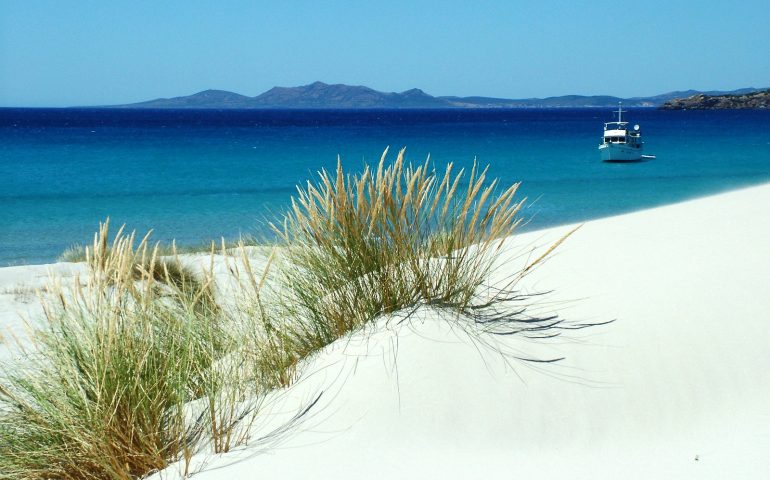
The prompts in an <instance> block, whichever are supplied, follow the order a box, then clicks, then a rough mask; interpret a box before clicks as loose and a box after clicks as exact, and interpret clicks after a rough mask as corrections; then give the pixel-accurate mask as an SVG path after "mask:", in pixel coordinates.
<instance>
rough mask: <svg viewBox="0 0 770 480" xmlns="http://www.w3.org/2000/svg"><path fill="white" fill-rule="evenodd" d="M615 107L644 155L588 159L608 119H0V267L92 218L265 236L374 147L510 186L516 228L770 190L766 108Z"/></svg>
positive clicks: (192, 233)
mask: <svg viewBox="0 0 770 480" xmlns="http://www.w3.org/2000/svg"><path fill="white" fill-rule="evenodd" d="M628 110H629V111H628V112H627V113H626V114H625V115H624V120H626V119H627V120H628V121H629V122H631V124H635V123H636V124H639V125H641V129H642V134H643V139H644V141H645V153H647V154H653V155H656V159H654V160H650V161H645V162H640V163H633V164H608V163H602V162H601V161H600V159H599V152H598V150H597V146H598V144H599V139H600V137H601V134H602V129H603V123H604V122H609V121H613V120H614V118H615V115H614V114H613V111H612V109H599V108H591V109H517V110H470V109H467V110H379V111H377V110H347V111H345V110H314V111H303V110H133V109H125V110H123V109H72V108H68V109H18V108H0V266H8V265H24V264H40V263H49V262H54V261H56V259H57V258H58V257H59V256H60V254H61V253H62V252H63V251H64V250H65V249H67V248H68V247H70V246H72V245H77V244H86V243H89V242H90V241H91V240H92V238H93V234H94V232H95V231H96V230H97V229H98V225H99V222H100V221H103V220H104V219H106V218H107V217H109V218H110V219H111V224H112V225H126V228H127V229H128V230H135V231H137V233H139V234H141V235H143V234H144V233H145V232H147V231H148V230H150V229H152V231H153V234H152V235H153V236H152V238H153V239H155V240H158V241H164V242H167V241H170V240H171V239H175V240H176V242H177V244H179V245H183V246H185V245H200V244H204V243H206V242H209V241H211V240H212V239H214V240H216V239H221V238H225V239H226V240H235V239H237V238H239V237H242V236H248V237H254V238H263V239H269V229H268V227H267V223H268V222H269V221H272V220H275V219H277V218H280V215H281V213H282V212H283V211H285V209H286V208H287V206H288V205H289V204H290V199H291V197H292V195H295V193H296V186H297V185H304V184H306V182H307V181H309V180H310V181H313V180H314V179H315V178H317V175H318V172H319V171H320V170H321V169H333V168H335V166H336V164H337V161H338V159H339V160H340V161H341V162H342V165H343V167H344V168H345V169H346V170H347V171H349V172H352V173H355V172H360V171H361V170H362V169H363V168H364V166H365V165H366V164H376V163H377V162H378V161H379V159H380V157H381V155H382V153H383V150H384V149H385V148H386V147H389V148H390V154H389V158H390V159H393V158H395V155H396V153H397V152H398V150H400V149H402V148H406V158H407V160H408V161H411V162H413V163H422V162H424V161H425V160H426V159H427V158H428V156H429V155H430V159H431V162H432V163H433V164H434V165H435V166H436V168H438V169H443V168H444V166H445V165H446V164H447V163H449V162H452V163H454V164H455V166H456V168H460V167H465V168H468V167H470V166H471V165H472V164H473V162H474V161H477V162H478V163H479V164H481V165H488V166H489V174H488V175H489V176H490V177H496V178H499V180H500V185H501V187H506V186H508V185H511V184H513V183H517V182H520V183H521V186H520V189H519V197H520V198H521V199H525V205H526V206H525V208H524V209H523V210H522V216H523V217H524V219H525V221H526V224H525V225H524V227H522V228H523V229H525V230H532V229H538V228H544V227H549V226H556V225H562V224H569V223H575V222H584V221H587V220H591V219H595V218H599V217H605V216H611V215H617V214H622V213H625V212H631V211H635V210H640V209H646V208H651V207H655V206H659V205H665V204H670V203H674V202H680V201H683V200H687V199H691V198H695V197H700V196H705V195H711V194H714V193H718V192H724V191H727V190H731V189H738V188H742V187H747V186H750V185H756V184H760V183H764V182H768V181H770V111H766V110H732V111H730V110H719V111H716V110H715V111H662V110H656V109H632V108H629V109H628ZM769 207H770V206H769ZM607 241H612V239H607Z"/></svg>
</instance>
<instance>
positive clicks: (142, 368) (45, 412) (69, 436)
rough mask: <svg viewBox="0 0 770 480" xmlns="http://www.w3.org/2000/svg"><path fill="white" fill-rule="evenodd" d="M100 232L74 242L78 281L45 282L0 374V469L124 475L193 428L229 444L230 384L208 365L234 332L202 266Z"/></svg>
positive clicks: (191, 436)
mask: <svg viewBox="0 0 770 480" xmlns="http://www.w3.org/2000/svg"><path fill="white" fill-rule="evenodd" d="M108 233H109V225H108V223H105V224H104V225H103V226H102V227H101V228H100V233H99V234H98V235H97V236H96V238H95V240H94V244H93V247H92V248H90V249H87V251H86V255H87V262H88V265H89V267H90V272H89V277H88V280H87V285H86V286H84V287H81V286H76V287H75V289H74V290H68V289H66V288H63V287H61V285H59V286H57V287H56V288H54V290H53V294H52V295H51V296H50V297H48V298H47V299H46V300H44V306H45V316H46V319H45V320H46V321H45V323H44V325H43V326H42V327H41V328H40V329H39V330H38V331H37V332H36V337H35V339H34V350H33V351H31V352H29V353H30V355H29V359H28V361H27V362H25V363H21V364H19V365H16V366H15V367H14V368H13V369H12V370H10V371H9V372H7V373H6V376H5V378H3V379H2V381H1V382H0V478H8V479H10V478H13V479H47V478H63V479H129V478H136V477H138V476H142V475H145V474H147V473H148V472H151V471H154V470H158V469H162V468H164V467H165V466H167V465H168V463H169V462H170V461H174V460H175V459H177V458H180V457H185V458H188V457H189V455H190V452H191V451H192V449H194V448H195V445H196V444H197V442H198V441H199V439H200V438H201V437H202V436H204V435H206V436H207V437H210V438H212V439H213V443H214V447H215V450H226V449H227V448H229V446H230V444H231V443H232V442H233V426H234V423H235V422H236V421H237V420H238V419H239V418H241V417H242V416H243V412H242V411H239V409H238V408H239V407H238V402H240V401H241V400H242V398H241V397H242V395H241V393H240V392H241V385H240V382H239V381H238V378H233V377H237V369H236V370H233V371H231V370H227V369H223V368H216V364H217V362H221V361H222V360H223V358H225V355H226V354H227V353H230V352H232V351H233V350H234V349H235V346H236V345H237V340H238V339H237V338H235V337H234V335H233V334H232V333H231V332H230V330H229V329H228V328H227V326H226V325H225V324H223V316H222V315H221V313H222V312H221V311H220V309H219V308H218V307H217V306H216V303H215V302H214V293H213V287H212V275H211V272H208V273H205V274H204V278H202V279H198V278H196V276H195V275H194V274H193V273H192V272H191V271H190V270H188V269H187V268H185V267H184V266H182V265H181V264H180V263H179V261H178V260H175V259H160V258H159V257H158V255H157V253H158V252H157V249H152V248H150V247H149V246H148V241H147V237H145V238H144V239H142V240H141V241H140V242H139V244H138V246H137V247H136V248H134V243H135V237H134V235H133V234H131V235H124V234H122V232H119V233H118V234H117V235H116V236H115V240H114V241H113V242H112V244H108ZM76 285H79V282H76ZM194 400H198V403H199V404H201V405H203V406H202V407H200V408H197V409H194V410H190V407H189V402H192V401H194Z"/></svg>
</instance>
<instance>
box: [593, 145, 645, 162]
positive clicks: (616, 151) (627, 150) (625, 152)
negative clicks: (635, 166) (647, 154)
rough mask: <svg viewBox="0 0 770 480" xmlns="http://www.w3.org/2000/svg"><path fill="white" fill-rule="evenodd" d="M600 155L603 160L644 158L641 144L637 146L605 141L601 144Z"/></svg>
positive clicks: (624, 160) (636, 160)
mask: <svg viewBox="0 0 770 480" xmlns="http://www.w3.org/2000/svg"><path fill="white" fill-rule="evenodd" d="M599 155H600V156H601V159H602V161H603V162H639V161H641V160H643V158H642V147H641V145H640V146H639V147H638V148H636V147H635V146H632V145H628V144H622V143H605V144H602V145H599Z"/></svg>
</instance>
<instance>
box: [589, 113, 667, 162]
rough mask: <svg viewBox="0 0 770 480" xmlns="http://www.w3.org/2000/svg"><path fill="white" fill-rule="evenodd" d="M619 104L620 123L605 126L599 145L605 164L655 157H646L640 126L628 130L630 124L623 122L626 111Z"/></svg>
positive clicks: (610, 123)
mask: <svg viewBox="0 0 770 480" xmlns="http://www.w3.org/2000/svg"><path fill="white" fill-rule="evenodd" d="M620 107H621V106H620V103H619V102H618V112H617V113H618V121H617V122H607V123H605V124H604V135H603V136H602V142H601V143H600V144H599V154H600V155H601V158H602V161H603V162H638V161H640V160H646V159H649V158H655V157H654V156H653V155H644V154H643V153H642V152H643V151H644V142H642V131H641V130H640V129H639V125H634V128H633V129H629V128H628V122H624V121H623V113H624V110H622V109H621V108H620Z"/></svg>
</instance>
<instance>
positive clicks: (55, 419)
mask: <svg viewBox="0 0 770 480" xmlns="http://www.w3.org/2000/svg"><path fill="white" fill-rule="evenodd" d="M387 154H388V151H387V150H386V151H385V152H384V153H383V155H382V158H381V160H380V162H379V164H378V166H377V167H376V168H368V167H367V168H365V169H364V170H363V172H362V173H360V174H349V173H346V172H345V171H344V170H343V168H342V166H341V164H339V163H338V165H337V169H336V171H335V172H333V173H331V172H327V171H322V172H320V174H319V177H318V179H317V181H316V182H315V183H313V182H308V183H307V185H306V186H305V187H304V188H298V194H297V196H296V197H295V198H294V199H293V201H292V208H291V209H290V210H289V211H288V212H287V213H286V215H285V216H284V217H283V219H282V222H279V223H277V224H276V225H273V228H274V230H275V233H276V235H277V236H278V238H279V241H278V244H277V246H276V248H275V249H274V250H273V254H272V255H270V258H268V259H267V261H266V262H265V264H264V265H263V266H261V267H260V268H256V266H255V265H252V261H251V260H250V258H249V255H248V254H247V252H246V249H245V248H244V245H243V243H241V245H240V248H239V249H238V251H239V252H240V255H238V256H236V255H234V254H233V251H232V248H231V247H232V246H228V245H227V244H225V243H224V242H223V244H222V246H221V250H220V252H219V253H220V254H221V259H223V260H224V262H225V264H226V266H227V270H228V271H229V274H230V275H231V278H230V280H232V282H231V283H232V285H235V287H234V288H232V289H231V290H230V291H228V296H229V297H228V299H227V301H224V299H223V298H221V295H220V294H219V293H218V286H217V285H215V275H214V264H215V261H214V253H215V252H214V251H213V247H212V250H211V251H210V254H211V262H210V266H209V268H208V269H204V271H203V272H202V273H195V272H193V271H191V270H190V269H189V268H187V267H185V266H184V265H183V264H182V262H180V260H179V258H178V251H176V250H175V249H174V248H173V246H172V248H171V250H167V251H163V250H162V249H161V247H159V246H158V245H156V246H155V247H154V248H151V247H150V246H149V243H148V237H144V238H143V239H141V240H139V241H138V245H137V246H134V244H135V243H137V239H136V238H135V236H134V235H133V234H131V235H125V234H124V233H123V232H122V230H121V231H119V232H118V233H117V235H115V237H114V240H113V241H112V242H110V241H109V238H110V237H109V224H108V222H107V223H105V225H103V226H102V227H101V228H100V232H99V234H98V235H97V236H96V237H95V239H94V243H93V245H92V246H90V247H89V248H83V249H82V255H81V251H78V250H77V249H75V250H73V253H72V254H71V257H69V258H71V259H75V258H81V257H82V259H83V260H84V261H86V262H87V264H88V266H89V276H88V281H87V285H86V286H84V287H82V286H79V285H80V283H79V282H77V281H76V282H75V287H73V288H72V289H68V288H64V287H62V286H61V285H54V286H53V288H52V289H50V290H49V291H48V294H47V295H46V296H45V299H44V307H45V314H46V318H45V321H44V322H43V324H42V326H41V327H40V328H39V329H38V331H37V333H36V337H35V339H34V349H33V350H32V351H30V352H29V355H28V359H27V361H26V362H25V363H22V364H20V365H17V366H15V367H14V368H13V369H12V370H10V371H8V372H6V375H5V376H4V378H2V379H1V380H0V479H10V478H13V479H45V478H63V479H73V480H75V479H77V480H80V479H129V478H138V477H140V476H143V475H146V474H147V473H150V472H152V471H155V470H159V469H162V468H164V467H166V466H168V465H169V464H170V462H174V461H177V460H180V459H181V460H183V462H189V459H190V457H191V455H192V453H194V452H195V451H197V450H198V449H199V448H201V445H203V444H206V445H209V447H210V448H211V450H212V451H214V452H222V451H227V450H228V449H229V448H231V447H232V446H233V445H235V444H237V443H240V442H242V441H245V438H246V437H245V436H243V429H239V427H238V426H239V425H243V423H244V422H245V421H246V419H247V418H248V417H249V416H253V415H257V414H258V409H257V408H256V407H255V404H254V403H253V402H249V401H247V399H249V398H259V397H260V396H261V395H264V394H265V393H266V392H269V391H272V390H275V389H280V388H283V387H286V386H289V385H291V384H292V383H293V382H294V381H295V379H296V378H297V375H298V372H299V371H300V370H301V366H302V363H303V361H305V360H306V359H308V358H309V357H310V356H312V355H313V354H314V353H315V352H317V351H319V350H320V349H322V348H324V347H325V346H327V345H329V344H331V343H332V342H334V341H336V340H338V339H340V338H342V337H344V336H346V335H349V334H350V333H352V332H355V331H356V330H359V329H361V328H363V327H364V326H366V325H367V324H370V323H371V322H373V321H375V320H376V319H377V318H379V317H381V316H383V315H387V314H390V313H395V312H398V311H404V310H407V311H408V310H410V309H413V308H417V307H419V306H422V305H429V306H431V307H433V308H440V309H446V310H449V311H452V312H455V313H456V314H457V316H458V317H463V318H465V319H467V320H469V321H470V322H471V323H472V324H474V325H476V326H479V327H480V328H479V329H478V330H477V332H486V333H498V334H506V335H507V334H512V333H523V334H528V333H535V334H536V335H538V336H548V335H549V332H552V331H553V330H557V329H559V328H561V325H560V320H558V319H555V318H554V317H547V318H536V317H531V316H528V315H526V313H525V310H526V309H525V308H523V307H520V306H519V303H517V302H520V301H521V300H522V299H523V298H526V295H522V294H520V293H519V292H518V291H516V290H515V287H516V282H517V281H518V280H519V279H520V278H521V277H522V276H523V275H524V274H526V272H527V271H528V270H529V269H531V268H532V267H533V266H534V265H536V264H537V263H538V262H540V261H541V260H542V259H543V257H540V258H538V259H536V260H535V261H534V262H531V263H530V264H529V265H528V266H527V267H526V268H525V269H524V271H522V272H519V273H518V274H517V275H514V277H512V278H511V280H510V282H509V283H507V284H506V285H504V286H497V288H492V287H491V286H490V285H487V282H488V281H489V277H490V275H491V273H492V272H493V270H494V268H495V265H496V263H495V262H496V260H497V258H498V256H499V253H500V252H501V249H502V248H503V243H504V240H505V238H506V237H509V236H510V235H512V234H513V233H514V231H515V229H516V227H517V226H518V225H519V220H518V217H517V215H518V213H519V210H520V208H521V205H522V201H517V200H516V199H515V194H516V188H517V185H513V186H511V187H508V188H504V189H501V188H500V187H499V185H498V182H497V181H496V180H491V181H489V180H488V179H487V170H486V169H481V168H479V167H478V166H477V165H475V164H474V165H473V167H472V168H471V169H470V171H464V170H460V171H458V172H455V171H454V168H453V166H452V165H451V164H450V165H449V166H447V167H446V169H445V170H443V172H437V171H436V170H435V169H433V168H432V166H431V163H430V161H429V160H428V161H426V162H424V163H422V164H419V165H411V164H407V163H405V160H404V151H403V150H402V151H400V152H399V153H398V155H397V157H396V159H395V161H393V162H392V163H390V164H387V163H386V160H387ZM236 257H239V258H236ZM512 304H515V305H516V307H515V308H509V307H510V306H511V305H512ZM479 334H481V333H479Z"/></svg>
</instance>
